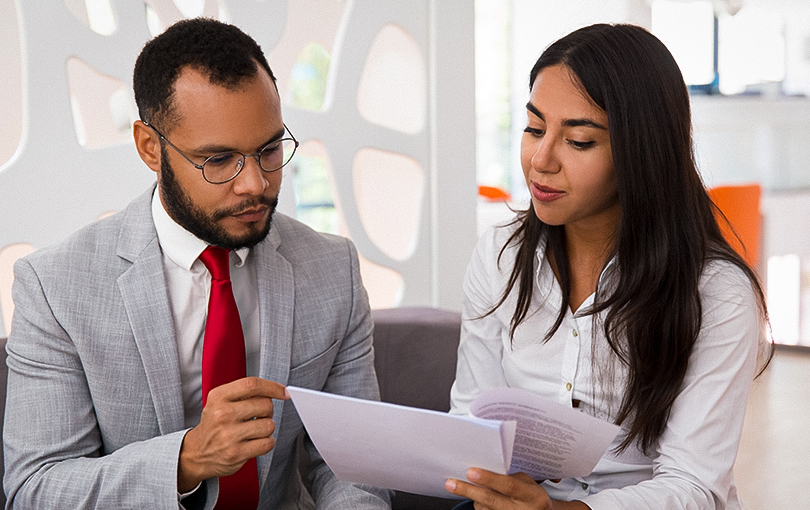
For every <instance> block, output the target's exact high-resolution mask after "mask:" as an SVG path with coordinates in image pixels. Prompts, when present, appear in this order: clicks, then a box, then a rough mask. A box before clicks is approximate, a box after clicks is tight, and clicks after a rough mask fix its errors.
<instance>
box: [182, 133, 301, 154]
mask: <svg viewBox="0 0 810 510" xmlns="http://www.w3.org/2000/svg"><path fill="white" fill-rule="evenodd" d="M285 131H286V128H283V127H282V128H281V129H279V130H278V131H276V132H275V133H273V136H271V137H270V138H269V139H268V140H266V141H264V142H262V143H261V144H259V146H258V147H256V150H257V151H259V150H262V149H263V148H265V147H266V146H268V145H270V144H271V143H273V142H275V141H278V140H280V139H281V138H282V137H283V136H284V133H285ZM234 151H237V152H241V151H239V149H237V148H235V147H230V146H228V145H216V144H211V145H203V146H201V147H198V148H197V149H196V150H195V152H197V153H199V154H216V153H218V152H234Z"/></svg>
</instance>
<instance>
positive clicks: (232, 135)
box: [133, 68, 289, 493]
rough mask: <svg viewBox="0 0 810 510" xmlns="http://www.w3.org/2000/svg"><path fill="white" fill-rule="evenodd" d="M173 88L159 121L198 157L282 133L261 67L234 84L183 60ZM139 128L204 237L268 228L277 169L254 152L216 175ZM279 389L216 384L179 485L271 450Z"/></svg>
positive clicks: (240, 240)
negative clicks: (233, 170)
mask: <svg viewBox="0 0 810 510" xmlns="http://www.w3.org/2000/svg"><path fill="white" fill-rule="evenodd" d="M173 98H174V105H175V111H176V113H177V114H178V116H177V120H176V121H175V122H173V123H172V125H170V126H155V127H156V128H157V129H159V130H160V131H161V133H163V135H165V136H166V137H167V138H168V139H170V140H171V141H172V143H173V144H175V145H176V146H177V147H178V148H179V149H180V150H182V151H183V152H184V153H185V154H186V155H187V156H188V157H190V158H191V159H192V160H193V161H195V162H196V163H197V164H201V163H202V162H203V160H204V159H205V158H206V157H208V156H210V155H212V154H214V153H216V152H222V151H229V150H237V151H240V152H242V153H244V154H250V153H254V152H256V151H258V150H259V149H261V148H262V147H264V146H265V145H266V144H267V143H268V142H269V141H271V140H274V139H278V138H281V137H282V136H283V133H284V125H283V122H282V118H281V106H280V100H279V96H278V91H277V90H276V87H275V84H274V83H273V81H272V80H271V78H270V76H269V75H268V74H267V73H266V72H265V71H264V70H263V69H261V68H260V69H259V70H258V72H257V74H256V75H255V76H254V77H251V78H248V79H246V80H244V81H243V82H242V83H240V84H239V85H238V86H237V87H235V88H226V87H223V86H220V85H216V84H212V83H210V81H209V80H208V77H207V76H206V75H205V74H203V73H201V72H199V71H198V70H195V69H192V68H185V69H183V70H182V71H181V73H180V75H179V77H178V79H177V81H176V83H175V93H174V96H173ZM133 135H134V137H135V146H136V148H137V150H138V153H139V155H140V156H141V159H142V160H143V161H144V163H146V165H147V166H148V167H149V168H150V169H152V170H153V171H154V172H156V173H157V174H158V183H159V188H160V187H161V186H160V183H161V182H164V180H165V176H164V175H163V172H164V170H165V169H166V168H169V169H170V171H171V172H172V174H173V175H172V177H173V182H172V184H171V185H173V186H176V187H177V188H178V189H179V190H180V191H181V192H182V193H181V196H182V197H183V198H182V199H181V204H180V206H181V207H185V208H186V210H185V212H188V211H189V210H190V211H192V213H193V215H194V218H195V221H197V222H198V223H199V224H197V225H193V224H190V223H189V220H188V218H186V217H185V216H183V214H182V213H180V214H178V212H177V207H178V203H177V202H176V200H175V201H173V199H176V196H170V197H169V200H167V197H166V196H165V192H164V191H165V190H161V193H160V198H161V202H162V203H163V205H164V207H165V208H166V210H167V212H168V213H169V215H170V216H172V218H173V219H174V220H175V221H177V222H178V223H180V224H181V225H183V226H184V227H187V228H188V229H189V230H190V231H193V232H194V233H195V234H199V231H200V230H201V227H200V225H202V227H203V228H202V230H203V235H209V234H210V235H209V238H208V239H206V238H204V237H203V236H201V238H203V240H205V241H208V242H211V240H212V239H214V241H218V242H215V243H214V244H218V245H220V246H224V247H230V248H232V247H237V246H249V245H252V244H255V243H256V242H259V241H260V240H261V239H263V238H264V236H265V235H266V233H267V230H268V229H269V223H270V221H271V216H272V213H273V210H274V206H273V205H272V204H274V203H275V200H276V199H277V197H278V192H279V188H280V187H281V172H280V171H277V172H270V173H268V172H264V171H263V170H262V169H261V168H260V167H259V164H258V162H257V161H256V160H255V159H254V158H248V159H247V161H246V162H245V168H244V169H243V170H242V172H241V173H240V174H239V175H238V176H237V177H236V178H235V179H233V180H232V181H229V182H227V183H224V184H211V183H209V182H207V181H205V179H203V176H202V173H201V172H200V171H199V170H198V169H197V168H195V167H194V166H193V165H192V164H190V163H189V162H188V161H186V160H185V159H184V158H183V157H182V156H181V155H180V154H178V153H177V152H176V151H174V150H173V149H171V148H167V147H165V144H164V150H161V140H160V138H159V136H158V135H157V134H156V133H155V132H154V130H152V129H151V128H149V127H148V126H147V125H146V124H144V123H143V122H141V121H137V122H135V124H134V125H133ZM164 157H165V158H167V159H168V161H164V160H163V158H164ZM167 165H168V166H167ZM173 213H174V214H173ZM189 227H193V228H189ZM194 229H196V230H197V231H195V230H194ZM205 231H207V234H206V232H205ZM211 235H214V237H213V238H212V237H211ZM274 398H275V399H288V398H289V395H288V394H287V391H286V389H285V388H284V386H282V385H280V384H278V383H275V382H272V381H267V380H263V379H259V378H256V377H247V378H243V379H239V380H236V381H234V382H232V383H229V384H225V385H222V386H219V387H217V388H215V389H213V390H211V392H210V393H209V394H208V400H207V403H206V405H205V408H204V409H203V411H202V416H201V418H200V423H199V425H197V426H196V427H194V428H192V429H191V430H190V431H189V432H188V433H187V434H186V436H185V438H184V439H183V444H182V446H181V450H180V458H179V461H178V468H177V487H178V491H179V492H181V493H183V492H188V491H190V490H191V489H193V488H194V487H196V486H197V484H199V483H200V482H202V481H203V480H206V479H208V478H212V477H220V476H227V475H230V474H233V473H235V472H236V471H237V470H238V469H239V468H240V467H241V466H242V465H243V464H244V463H245V462H246V461H247V460H248V459H250V458H253V457H256V456H259V455H264V454H266V453H267V452H269V451H270V450H272V449H273V447H274V446H275V440H274V439H273V438H272V437H271V436H272V434H273V431H274V430H275V423H274V422H273V401H272V399H274Z"/></svg>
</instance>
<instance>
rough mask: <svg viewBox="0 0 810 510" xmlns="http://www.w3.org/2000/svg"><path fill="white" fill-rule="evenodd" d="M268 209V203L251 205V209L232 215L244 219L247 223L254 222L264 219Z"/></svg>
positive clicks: (240, 219)
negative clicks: (257, 205)
mask: <svg viewBox="0 0 810 510" xmlns="http://www.w3.org/2000/svg"><path fill="white" fill-rule="evenodd" d="M268 210H270V208H269V207H267V206H266V205H262V206H259V207H251V208H250V209H245V210H244V211H242V212H239V213H236V214H233V215H232V216H233V217H234V218H236V219H237V220H239V221H243V222H245V223H252V222H254V221H260V220H263V219H264V217H265V215H266V214H267V211H268Z"/></svg>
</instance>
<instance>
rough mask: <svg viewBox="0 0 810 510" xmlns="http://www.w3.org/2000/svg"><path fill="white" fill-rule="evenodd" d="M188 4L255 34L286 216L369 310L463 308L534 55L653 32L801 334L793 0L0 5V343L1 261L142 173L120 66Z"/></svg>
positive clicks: (788, 325) (802, 160)
mask: <svg viewBox="0 0 810 510" xmlns="http://www.w3.org/2000/svg"><path fill="white" fill-rule="evenodd" d="M199 15H205V16H210V17H215V18H219V19H221V20H224V21H229V22H232V23H235V24H236V25H239V26H240V27H242V28H243V29H244V30H245V31H247V32H248V33H250V34H251V35H252V36H253V37H254V38H256V39H257V41H259V43H260V44H261V45H262V47H263V49H264V51H265V53H266V54H267V56H268V59H269V61H270V64H271V66H272V67H273V69H274V72H275V74H276V75H277V77H278V85H279V91H280V93H281V96H282V100H283V108H284V117H285V121H286V123H287V124H288V126H290V129H291V130H292V132H293V133H294V134H295V135H296V136H297V137H298V138H299V139H300V140H301V142H302V147H301V150H300V152H299V153H298V154H297V155H296V158H295V160H294V162H293V163H294V164H291V165H290V166H289V169H287V168H285V177H284V187H283V189H282V194H281V205H280V210H281V211H283V212H285V213H287V214H290V215H292V216H295V217H297V218H298V219H300V220H302V221H304V222H305V223H307V224H309V225H311V226H312V227H313V228H315V229H317V230H320V231H324V232H333V233H339V234H342V235H346V236H348V237H350V238H352V239H353V240H354V241H355V243H356V244H357V246H358V248H359V250H360V253H361V256H362V268H363V278H364V282H365V283H366V286H367V287H368V289H369V293H370V297H371V301H372V306H373V307H375V308H386V307H396V306H410V305H428V306H437V307H443V308H449V309H458V308H459V307H460V303H461V290H460V287H461V280H462V278H463V273H464V268H465V266H466V263H467V261H468V259H469V256H470V253H471V250H472V247H473V246H474V243H475V241H476V238H477V236H478V235H479V234H480V232H481V231H482V230H483V229H485V228H486V227H487V226H489V225H491V224H493V223H495V222H498V221H502V220H504V219H508V218H509V217H510V216H511V214H512V212H511V211H510V209H509V207H512V208H522V207H525V205H526V203H527V202H528V194H527V192H526V189H525V186H524V185H523V181H522V173H521V169H520V164H519V159H518V149H519V141H520V136H519V133H520V131H521V130H522V128H523V127H524V123H525V121H526V114H525V101H526V98H527V97H528V72H529V70H530V68H531V66H532V64H533V63H534V61H535V59H536V58H537V57H538V56H539V55H540V53H541V52H542V50H543V49H544V48H545V47H546V46H547V45H548V44H549V43H550V42H552V41H553V40H555V39H557V38H559V37H560V36H562V35H564V34H566V33H568V32H570V31H571V30H573V29H575V28H578V27H580V26H584V25H588V24H591V23H595V22H629V23H635V24H639V25H642V26H645V27H647V28H649V29H650V30H651V31H652V32H653V33H655V34H656V35H657V36H658V37H660V38H661V39H662V40H663V41H664V42H665V43H666V44H667V46H668V47H669V48H670V50H671V51H672V53H673V54H674V55H675V58H676V60H677V61H678V63H679V65H680V67H681V70H682V71H683V74H684V77H685V79H686V81H687V83H688V84H689V87H690V91H691V97H692V107H693V119H694V133H695V141H696V147H695V149H696V154H697V158H698V163H699V166H700V170H701V172H702V175H703V179H704V181H705V183H706V185H707V187H709V188H711V189H713V190H715V189H719V190H720V191H723V190H725V189H726V188H731V190H732V192H731V195H729V196H730V197H731V198H729V199H728V201H729V204H730V205H729V206H728V207H729V208H730V209H729V210H730V213H729V216H732V215H734V214H736V213H737V210H741V211H742V213H743V218H745V220H744V221H742V223H740V222H738V223H734V222H732V223H733V224H734V226H735V228H736V229H737V230H738V233H739V234H740V235H741V237H742V238H743V241H744V242H745V247H744V252H745V253H746V256H747V257H748V259H749V260H750V261H751V262H752V263H753V264H754V265H755V267H756V268H757V271H758V272H759V273H760V275H761V277H762V278H763V281H764V282H765V284H766V288H767V293H768V300H769V303H770V308H771V321H772V326H773V332H774V337H775V339H776V341H777V342H780V343H784V344H789V345H808V346H810V143H808V142H810V100H808V98H807V95H808V93H810V2H807V1H805V0H714V1H712V0H694V1H686V0H681V1H675V0H601V1H594V0H475V1H472V0H448V1H443V0H408V1H396V2H395V1H391V2H378V1H374V0H294V1H285V0H38V1H37V2H26V1H21V0H0V69H2V72H0V91H2V92H1V93H0V112H2V116H0V218H2V223H0V315H2V321H0V336H2V335H3V334H7V333H8V331H9V329H10V321H11V312H12V310H13V303H12V302H11V296H10V285H11V281H12V275H11V266H12V264H13V262H14V261H15V260H16V259H17V258H19V257H20V256H23V255H25V254H27V253H30V252H31V251H33V250H34V249H36V248H39V247H42V246H45V245H47V244H50V243H52V242H55V241H57V240H59V239H62V238H64V237H65V236H66V235H68V234H69V233H70V232H73V231H74V230H76V229H78V228H80V227H81V226H83V225H85V224H87V223H89V222H91V221H94V220H95V219H97V218H99V217H102V216H104V215H106V214H110V213H111V212H115V211H117V210H120V209H121V208H123V207H124V206H125V205H126V204H127V203H128V202H129V201H130V200H131V199H132V198H134V197H135V196H137V195H138V194H139V193H141V192H142V191H143V190H145V189H146V187H147V186H149V184H150V183H151V182H152V181H153V180H154V176H153V174H152V172H150V171H149V170H148V169H146V167H145V166H144V165H143V164H142V163H141V162H140V160H139V159H138V157H137V154H136V153H135V150H134V146H133V144H132V141H131V123H132V121H133V120H134V119H136V118H137V114H136V111H135V106H134V101H133V99H132V92H131V70H132V65H133V63H134V60H135V57H136V56H137V54H138V52H139V51H140V48H141V46H142V45H143V43H144V42H145V41H146V40H148V39H149V38H150V37H152V36H154V35H156V34H158V33H160V32H161V31H162V30H163V29H164V28H165V27H166V26H168V25H169V24H171V23H172V22H174V21H176V20H178V19H181V18H184V17H193V16H199ZM737 188H744V189H745V190H747V193H748V194H743V195H739V196H738V194H736V193H737V192H736V191H735V190H736V189H737ZM752 193H753V194H752ZM722 196H723V197H725V196H726V195H722ZM739 197H742V198H739ZM721 198H722V197H721ZM724 210H725V209H724ZM751 218H755V219H754V220H751Z"/></svg>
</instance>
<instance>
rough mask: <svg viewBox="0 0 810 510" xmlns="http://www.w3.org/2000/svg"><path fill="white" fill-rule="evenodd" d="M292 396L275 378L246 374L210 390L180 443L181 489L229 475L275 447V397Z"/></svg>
mask: <svg viewBox="0 0 810 510" xmlns="http://www.w3.org/2000/svg"><path fill="white" fill-rule="evenodd" d="M274 398H275V399H282V400H287V399H289V398H290V396H289V394H288V393H287V389H286V388H285V387H284V386H282V385H281V384H278V383H276V382H273V381H268V380H265V379H260V378H258V377H245V378H243V379H238V380H236V381H233V382H231V383H228V384H223V385H222V386H218V387H216V388H214V389H213V390H211V391H210V392H209V393H208V400H207V402H206V404H205V408H204V409H203V411H202V416H201V418H200V423H199V425H197V426H196V427H194V428H193V429H191V430H189V431H188V433H187V434H186V436H185V437H184V438H183V444H182V445H181V447H180V459H179V461H178V464H177V490H178V492H180V493H184V492H188V491H190V490H191V489H193V488H194V487H196V486H197V484H199V483H200V482H202V481H203V480H206V479H208V478H214V477H220V476H228V475H231V474H233V473H235V472H236V471H237V470H239V468H240V467H242V465H243V464H244V463H245V462H247V460H248V459H251V458H253V457H257V456H259V455H264V454H265V453H267V452H269V451H270V450H272V449H273V447H275V445H276V440H275V439H274V438H273V437H272V434H273V431H274V430H275V429H276V425H275V423H274V422H273V400H272V399H274Z"/></svg>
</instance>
